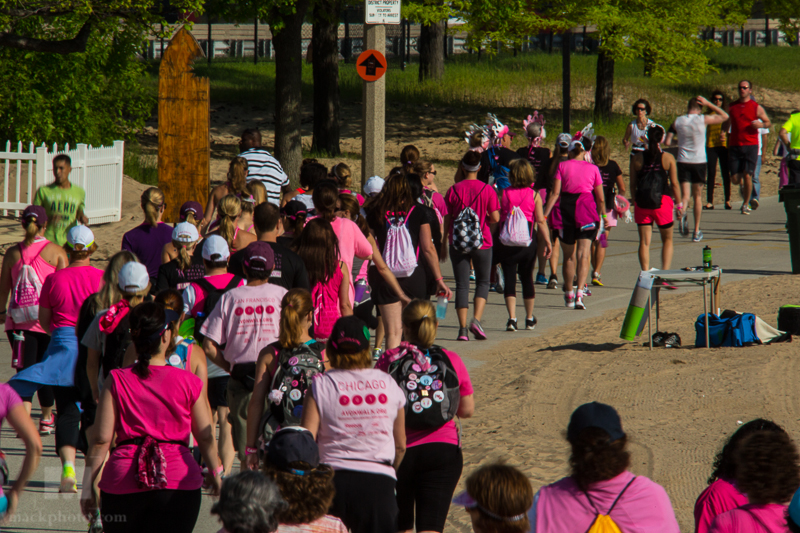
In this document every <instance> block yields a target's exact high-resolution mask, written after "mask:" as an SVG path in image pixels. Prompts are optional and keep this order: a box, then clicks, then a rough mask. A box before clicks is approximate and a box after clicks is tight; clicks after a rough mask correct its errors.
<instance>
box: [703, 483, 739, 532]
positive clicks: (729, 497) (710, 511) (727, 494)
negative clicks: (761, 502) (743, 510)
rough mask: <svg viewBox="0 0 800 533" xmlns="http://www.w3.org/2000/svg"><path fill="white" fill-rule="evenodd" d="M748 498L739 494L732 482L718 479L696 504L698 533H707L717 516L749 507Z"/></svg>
mask: <svg viewBox="0 0 800 533" xmlns="http://www.w3.org/2000/svg"><path fill="white" fill-rule="evenodd" d="M747 503H748V500H747V496H745V495H744V494H742V493H741V492H739V490H738V489H737V488H736V486H735V485H734V484H733V482H732V481H728V480H727V479H716V480H714V482H713V483H711V485H709V486H708V487H706V489H705V490H704V491H703V492H701V493H700V496H698V497H697V502H696V503H695V504H694V524H695V532H696V533H707V532H708V530H709V527H710V526H711V522H713V521H714V518H716V517H717V515H721V514H722V513H725V512H727V511H730V510H731V509H736V508H737V507H741V506H742V505H747Z"/></svg>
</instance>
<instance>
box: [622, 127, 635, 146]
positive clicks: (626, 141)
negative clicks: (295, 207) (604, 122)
mask: <svg viewBox="0 0 800 533" xmlns="http://www.w3.org/2000/svg"><path fill="white" fill-rule="evenodd" d="M632 133H633V124H628V127H627V128H625V135H624V136H623V137H622V144H623V145H624V146H625V150H630V149H631V134H632Z"/></svg>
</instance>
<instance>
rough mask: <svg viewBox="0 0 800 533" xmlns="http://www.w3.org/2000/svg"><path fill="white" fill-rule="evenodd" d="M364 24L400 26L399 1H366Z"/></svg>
mask: <svg viewBox="0 0 800 533" xmlns="http://www.w3.org/2000/svg"><path fill="white" fill-rule="evenodd" d="M366 2H367V9H366V17H365V20H364V22H365V23H367V24H400V0H366Z"/></svg>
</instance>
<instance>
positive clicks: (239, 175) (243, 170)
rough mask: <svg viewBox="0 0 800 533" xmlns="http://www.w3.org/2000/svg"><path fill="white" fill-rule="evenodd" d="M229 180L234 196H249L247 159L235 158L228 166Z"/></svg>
mask: <svg viewBox="0 0 800 533" xmlns="http://www.w3.org/2000/svg"><path fill="white" fill-rule="evenodd" d="M228 180H229V181H230V182H231V189H233V191H232V194H236V195H242V194H247V159H245V158H244V157H234V158H233V160H231V164H230V165H228Z"/></svg>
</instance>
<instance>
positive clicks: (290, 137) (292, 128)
mask: <svg viewBox="0 0 800 533" xmlns="http://www.w3.org/2000/svg"><path fill="white" fill-rule="evenodd" d="M308 5H309V0H298V2H297V3H296V4H295V12H294V13H293V14H292V15H285V16H283V17H282V20H283V24H284V26H283V28H282V29H281V30H280V31H279V32H277V33H273V36H272V43H273V45H274V46H275V157H276V158H278V161H280V163H281V165H282V166H283V170H284V172H286V175H287V176H289V178H290V179H291V180H292V181H293V182H294V181H295V180H296V179H297V176H298V174H299V173H300V164H301V163H302V160H303V142H302V141H303V137H302V133H301V131H300V118H301V108H300V103H301V89H302V74H303V41H302V30H303V19H304V18H305V15H306V11H308ZM270 26H271V27H273V28H274V27H275V25H274V24H271V25H270Z"/></svg>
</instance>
